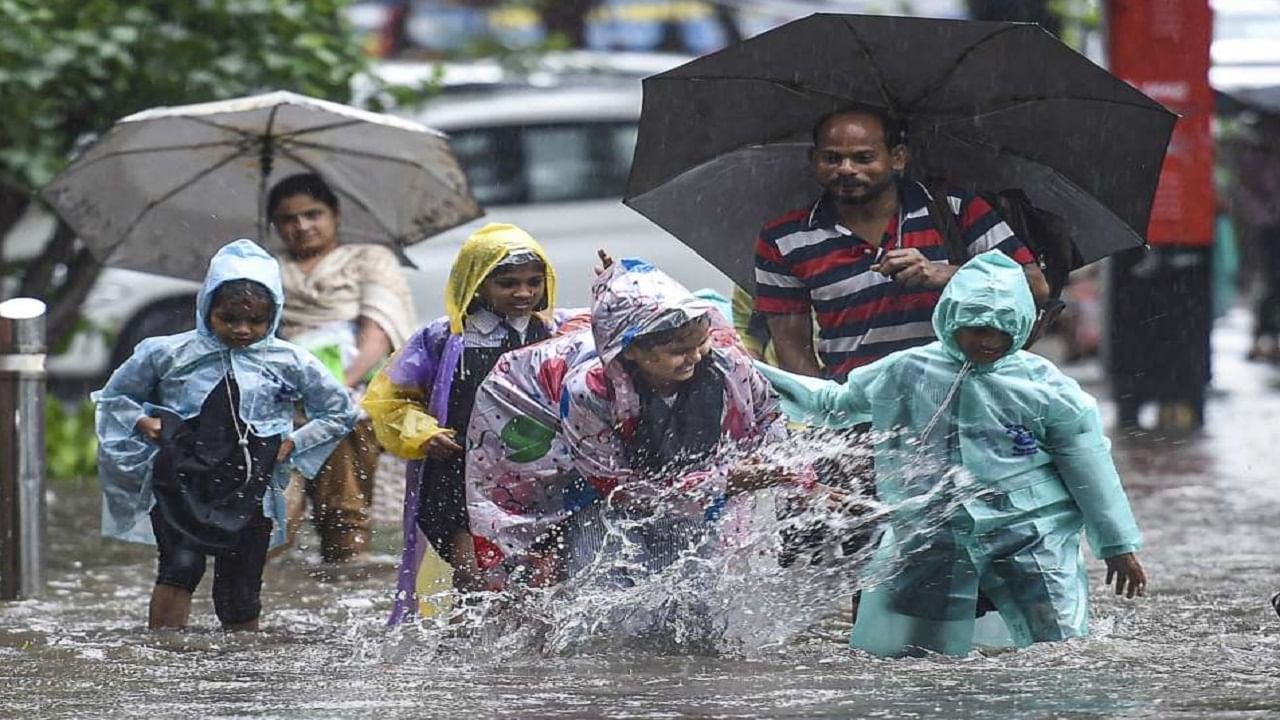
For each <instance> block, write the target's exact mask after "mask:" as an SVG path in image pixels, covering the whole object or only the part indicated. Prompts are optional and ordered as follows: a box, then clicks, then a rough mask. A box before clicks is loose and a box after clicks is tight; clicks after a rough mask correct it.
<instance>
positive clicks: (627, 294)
mask: <svg viewBox="0 0 1280 720" xmlns="http://www.w3.org/2000/svg"><path fill="white" fill-rule="evenodd" d="M711 307H712V306H711V304H710V303H709V302H708V301H706V300H702V299H700V298H698V297H697V296H695V295H694V294H693V293H691V292H689V290H688V289H687V288H685V287H684V286H683V285H681V284H680V283H678V282H676V281H675V280H673V279H671V276H669V275H667V274H666V273H664V272H662V271H661V270H659V269H657V268H655V267H654V266H652V265H650V264H649V263H647V262H645V261H644V260H641V259H639V258H622V259H621V260H618V261H617V262H615V263H614V264H613V265H612V266H611V267H610V268H609V269H608V270H606V271H604V272H603V273H601V274H600V277H598V278H596V282H595V284H594V285H593V286H592V288H591V333H592V335H594V336H595V344H596V350H597V352H598V353H599V354H600V359H601V360H602V361H603V362H604V364H605V365H609V364H610V363H612V362H613V361H614V360H616V359H617V358H618V356H619V355H621V354H622V351H623V350H626V349H627V346H628V345H630V344H631V341H632V340H634V339H635V338H636V337H637V336H639V335H644V334H646V333H651V332H657V331H659V330H665V329H667V328H673V327H679V326H680V325H683V324H684V323H686V322H688V321H690V320H692V319H694V318H696V317H699V316H701V315H704V314H706V313H707V312H708V311H709V310H710V309H711Z"/></svg>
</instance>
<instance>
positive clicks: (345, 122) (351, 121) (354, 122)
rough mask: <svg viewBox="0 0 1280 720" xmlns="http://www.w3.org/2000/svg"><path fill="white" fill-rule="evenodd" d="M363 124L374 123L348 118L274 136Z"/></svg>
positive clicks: (286, 136) (287, 135)
mask: <svg viewBox="0 0 1280 720" xmlns="http://www.w3.org/2000/svg"><path fill="white" fill-rule="evenodd" d="M365 124H368V125H375V124H376V123H371V122H369V121H368V120H361V119H358V118H350V119H346V120H342V121H341V122H334V123H329V124H328V125H316V126H315V127H309V128H302V129H300V130H291V131H289V132H287V133H281V134H279V135H277V136H276V137H282V138H294V137H297V136H298V135H306V134H307V133H317V132H324V131H326V130H341V129H342V128H345V127H351V126H352V125H365Z"/></svg>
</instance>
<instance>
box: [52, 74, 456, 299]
mask: <svg viewBox="0 0 1280 720" xmlns="http://www.w3.org/2000/svg"><path fill="white" fill-rule="evenodd" d="M303 172H314V173H318V174H319V175H321V176H322V177H323V178H324V179H325V180H326V181H327V182H328V184H329V186H330V187H331V188H332V189H333V191H334V192H335V193H336V194H337V195H338V197H339V205H340V210H341V213H342V225H341V234H342V239H343V241H344V242H354V243H381V244H385V245H389V246H391V248H392V249H393V250H395V251H396V253H397V254H398V255H399V256H400V258H401V260H402V261H403V262H406V264H407V262H408V261H407V260H405V258H404V253H403V251H402V248H403V247H404V246H405V245H409V244H412V243H415V242H417V241H419V240H422V239H424V238H427V237H430V236H432V235H435V234H436V233H439V232H443V231H444V230H447V229H449V228H451V227H453V226H455V225H459V224H461V223H464V222H467V221H469V220H472V219H474V218H476V217H479V216H480V215H481V210H480V207H479V205H477V203H476V201H475V199H474V198H473V197H472V196H471V191H470V189H469V188H468V186H467V181H466V177H465V176H464V175H463V173H462V170H461V168H459V166H458V162H457V160H456V159H455V158H454V156H453V153H452V152H451V151H450V149H449V145H448V140H447V138H446V137H445V136H444V134H443V133H440V132H437V131H435V130H432V129H430V128H428V127H426V126H424V125H420V124H418V123H415V122H411V121H408V120H403V119H400V118H396V117H391V116H389V115H380V114H377V113H371V112H365V111H362V110H357V109H355V108H352V107H348V106H346V105H341V104H338V103H333V102H327V101H324V100H317V99H315V98H310V97H306V96H303V95H296V94H294V93H289V92H275V93H269V94H266V95H257V96H253V97H246V98H239V99H235V100H227V101H223V102H212V103H202V104H198V105H185V106H181V107H172V108H156V109H152V110H146V111H144V112H140V113H136V114H134V115H130V116H129V117H126V118H124V119H123V120H120V121H119V122H117V123H116V125H115V126H114V127H113V128H112V129H111V131H110V132H108V133H107V134H106V135H104V136H103V137H102V138H101V139H100V140H98V142H96V143H95V144H94V145H92V146H91V147H90V148H89V149H88V150H87V151H86V152H85V153H84V154H83V155H81V156H80V157H79V158H78V159H77V160H76V161H75V162H73V163H72V164H71V165H70V166H69V167H67V168H66V169H65V170H63V171H62V172H61V173H60V174H59V175H58V176H57V177H55V178H54V179H53V181H52V182H50V183H49V185H47V186H46V187H45V188H44V190H43V191H42V195H43V197H44V198H45V199H46V200H47V201H48V202H49V203H50V204H51V205H52V206H53V207H54V209H56V210H57V212H58V214H59V215H61V216H62V218H63V219H64V220H66V222H67V223H68V224H69V225H71V227H73V228H74V229H75V230H76V232H77V233H78V234H79V235H80V237H81V238H82V239H83V240H84V241H85V242H86V243H87V244H88V247H89V249H90V250H91V251H92V252H93V253H94V254H95V255H97V256H98V257H99V258H102V259H103V260H104V261H105V262H107V263H108V264H111V265H114V266H116V267H124V268H130V269H133V270H141V271H144V272H154V273H160V274H165V275H172V276H175V277H185V278H191V279H199V278H202V277H204V272H205V269H206V268H207V266H208V262H209V258H210V257H212V256H213V254H214V253H215V252H216V251H217V250H218V248H219V247H221V246H222V245H223V244H225V243H227V242H229V241H231V240H234V239H236V238H240V237H249V238H255V239H257V240H258V242H259V243H261V244H262V245H264V246H265V247H267V248H268V249H270V250H272V251H274V252H279V251H282V250H283V246H282V243H281V242H280V240H279V239H278V238H277V237H275V234H274V233H271V232H269V231H268V227H267V218H266V216H265V208H264V202H265V196H266V192H267V190H268V189H269V188H270V187H271V185H272V184H273V183H274V182H276V181H277V180H280V179H282V178H285V177H287V176H289V175H293V174H295V173H303Z"/></svg>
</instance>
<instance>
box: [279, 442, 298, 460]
mask: <svg viewBox="0 0 1280 720" xmlns="http://www.w3.org/2000/svg"><path fill="white" fill-rule="evenodd" d="M293 448H294V445H293V441H292V440H290V439H289V438H285V439H284V441H283V442H281V443H280V449H279V450H277V451H276V462H278V463H282V462H284V461H285V460H288V459H289V456H290V455H292V454H293Z"/></svg>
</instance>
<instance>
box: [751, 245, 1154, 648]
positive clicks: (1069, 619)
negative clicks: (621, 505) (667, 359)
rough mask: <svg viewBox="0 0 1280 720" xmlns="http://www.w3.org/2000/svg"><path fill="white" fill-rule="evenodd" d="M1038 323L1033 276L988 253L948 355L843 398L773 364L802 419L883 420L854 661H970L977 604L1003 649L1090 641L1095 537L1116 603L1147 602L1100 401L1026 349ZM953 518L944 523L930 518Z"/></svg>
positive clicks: (964, 272) (963, 289)
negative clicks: (987, 606) (877, 502)
mask: <svg viewBox="0 0 1280 720" xmlns="http://www.w3.org/2000/svg"><path fill="white" fill-rule="evenodd" d="M1035 319H1036V309H1035V304H1034V301H1033V300H1032V296H1031V292H1030V290H1029V289H1028V287H1027V283H1026V279H1025V277H1024V275H1023V271H1022V268H1021V267H1019V266H1018V265H1017V264H1016V263H1015V262H1013V261H1012V260H1010V259H1009V258H1008V257H1006V256H1005V255H1003V254H1001V253H999V252H988V253H984V254H982V255H980V256H978V257H976V258H975V259H973V260H971V261H970V262H969V263H967V264H966V265H964V266H963V267H962V268H961V269H960V270H958V271H957V272H956V274H955V276H954V277H953V278H952V279H951V281H950V282H949V283H948V284H947V286H946V289H945V291H944V292H943V295H942V298H941V300H940V301H939V303H938V305H937V307H936V308H935V310H934V313H933V327H934V331H935V333H936V334H937V337H938V340H937V341H935V342H933V343H931V344H929V345H926V346H923V347H918V348H913V349H910V350H905V351H902V352H898V353H894V354H893V355H890V356H888V357H886V358H884V359H882V360H880V361H879V362H876V363H873V364H871V365H868V366H866V367H863V368H859V369H857V370H855V371H854V372H853V373H852V374H850V376H849V378H848V380H847V381H846V382H845V383H844V384H837V383H833V382H830V381H822V380H816V379H813V378H803V377H800V376H797V375H792V374H790V373H785V372H783V371H780V370H777V369H775V368H771V367H768V366H764V365H761V366H760V370H761V372H763V373H764V374H765V375H766V376H767V377H769V379H770V380H771V381H772V382H773V383H774V386H775V388H776V389H777V390H778V392H779V394H780V395H781V397H782V399H783V409H784V411H785V412H787V413H788V414H789V415H791V416H792V417H793V418H794V419H797V420H801V421H803V422H809V423H812V424H820V425H826V426H831V427H845V426H849V425H852V424H855V423H858V422H865V421H866V420H867V419H868V418H869V419H870V420H871V422H872V425H873V428H874V429H875V431H876V432H877V444H876V452H875V469H876V478H877V480H876V482H877V492H878V495H879V498H880V499H881V500H882V501H884V502H885V503H887V504H888V505H889V506H890V508H892V509H891V510H890V514H889V518H888V520H887V527H886V529H885V533H884V535H883V538H882V542H881V544H880V546H879V548H878V551H877V555H876V557H875V559H874V560H873V561H872V563H871V565H870V567H869V568H868V569H867V571H866V572H867V580H868V584H869V585H870V587H869V588H868V589H867V590H866V591H865V592H864V593H863V596H862V603H861V606H860V607H859V610H858V618H857V621H856V623H855V625H854V629H853V636H852V639H851V642H852V645H853V646H854V647H858V648H861V649H863V650H866V651H869V652H871V653H874V654H876V655H881V656H894V655H901V654H904V653H910V652H919V651H921V650H924V651H933V652H939V653H945V654H952V655H961V654H965V653H967V652H969V651H970V650H971V649H972V648H973V646H974V644H975V630H976V629H977V627H976V624H977V616H978V614H979V613H978V598H979V593H981V594H982V595H983V596H985V597H987V598H990V600H991V601H992V603H993V604H994V605H995V608H996V609H997V610H998V612H999V620H1001V621H1003V624H1004V627H1003V628H998V627H997V629H996V632H995V633H993V634H992V635H990V637H991V638H993V639H994V638H1000V639H1001V640H1002V641H1004V642H1008V641H1010V640H1011V641H1012V643H1013V644H1016V645H1018V646H1026V645H1029V644H1031V643H1032V642H1040V641H1051V640H1063V639H1067V638H1071V637H1079V636H1083V635H1085V634H1086V633H1087V631H1088V626H1087V621H1088V602H1087V601H1088V583H1087V576H1086V573H1085V566H1084V562H1083V560H1082V557H1081V551H1080V530H1081V528H1082V527H1083V528H1084V529H1085V531H1086V532H1087V534H1088V537H1089V544H1090V546H1091V547H1092V548H1093V551H1094V553H1095V554H1096V555H1097V556H1098V557H1099V558H1101V559H1102V560H1104V561H1105V562H1106V564H1107V582H1108V584H1110V583H1111V582H1112V581H1113V579H1114V580H1115V587H1116V593H1117V594H1122V593H1126V592H1127V594H1128V596H1129V597H1133V596H1134V595H1135V594H1137V595H1142V594H1143V593H1144V592H1145V586H1146V575H1145V573H1144V571H1143V569H1142V565H1141V563H1140V562H1139V561H1138V558H1137V556H1136V555H1135V552H1136V551H1137V550H1138V549H1139V548H1140V547H1141V544H1142V540H1141V534H1140V533H1139V531H1138V527H1137V523H1136V522H1135V521H1134V518H1133V514H1132V512H1131V511H1130V508H1129V502H1128V500H1127V498H1126V497H1125V492H1124V488H1123V487H1122V486H1121V484H1120V478H1119V475H1118V474H1117V472H1116V469H1115V465H1114V463H1113V462H1112V458H1111V454H1110V444H1109V443H1108V441H1107V439H1106V437H1105V436H1104V435H1103V433H1102V422H1101V419H1100V417H1099V414H1098V409H1097V405H1096V403H1095V401H1094V399H1093V398H1092V397H1091V396H1089V395H1088V394H1087V393H1085V392H1084V391H1083V390H1081V389H1080V386H1079V385H1078V384H1077V383H1076V382H1075V381H1074V380H1072V379H1071V378H1069V377H1067V376H1066V375H1064V374H1063V373H1062V372H1061V371H1059V370H1058V369H1057V368H1056V367H1055V366H1054V365H1053V364H1052V363H1050V362H1049V361H1048V360H1046V359H1044V358H1042V357H1040V356H1038V355H1033V354H1031V353H1029V352H1026V351H1023V350H1020V349H1019V348H1021V347H1022V346H1023V345H1024V344H1025V342H1026V340H1027V337H1028V335H1029V334H1030V333H1031V329H1032V326H1033V325H1034V323H1035ZM955 468H963V472H962V473H959V474H957V473H956V472H954V469H955ZM939 497H941V498H942V500H941V501H939ZM948 499H949V500H950V502H947V500H948ZM939 508H942V509H943V511H942V517H940V518H939V517H933V516H928V515H929V514H930V513H933V514H937V513H938V511H939ZM984 624H986V621H984ZM1004 631H1007V633H1006V632H1004ZM982 634H983V635H984V636H986V633H985V632H983V633H982Z"/></svg>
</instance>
